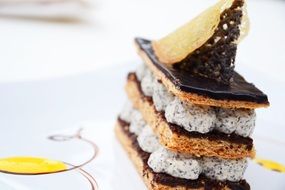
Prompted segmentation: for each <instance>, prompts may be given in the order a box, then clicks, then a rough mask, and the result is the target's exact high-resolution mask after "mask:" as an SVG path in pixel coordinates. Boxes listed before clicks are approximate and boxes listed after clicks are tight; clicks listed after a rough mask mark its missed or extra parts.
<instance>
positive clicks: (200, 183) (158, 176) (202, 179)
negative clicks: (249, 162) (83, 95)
mask: <svg viewBox="0 0 285 190" xmlns="http://www.w3.org/2000/svg"><path fill="white" fill-rule="evenodd" d="M118 123H119V124H120V126H121V128H122V129H123V132H124V133H125V134H126V135H127V136H128V137H129V138H130V139H131V140H132V147H133V148H134V149H135V150H136V151H137V153H138V154H139V156H140V158H141V159H142V161H143V164H144V165H143V168H144V169H143V170H144V171H143V173H144V174H145V173H146V172H148V171H150V172H151V173H152V174H153V181H154V182H156V183H159V184H162V185H167V186H170V187H177V186H183V187H186V188H191V189H193V188H200V187H204V189H205V190H213V189H215V190H221V189H224V187H225V186H227V187H229V189H230V190H249V189H250V186H249V185H248V183H247V182H246V181H245V180H240V181H239V182H231V181H217V180H213V179H210V178H207V177H206V176H205V175H203V174H201V175H200V176H199V178H198V179H196V180H188V179H183V178H177V177H173V176H171V175H168V174H165V173H155V172H153V170H152V169H151V168H150V167H149V166H148V164H147V161H148V158H149V156H150V154H149V153H147V152H144V151H143V150H142V149H141V148H140V146H139V144H138V142H137V136H136V135H135V134H133V133H130V131H129V123H127V122H126V121H124V120H122V119H120V118H118Z"/></svg>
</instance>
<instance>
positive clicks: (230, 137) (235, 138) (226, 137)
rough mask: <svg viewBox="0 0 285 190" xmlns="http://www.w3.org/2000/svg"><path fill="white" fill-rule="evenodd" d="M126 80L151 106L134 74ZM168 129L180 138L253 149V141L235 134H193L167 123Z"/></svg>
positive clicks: (151, 101)
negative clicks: (204, 140) (217, 142)
mask: <svg viewBox="0 0 285 190" xmlns="http://www.w3.org/2000/svg"><path fill="white" fill-rule="evenodd" d="M128 79H130V80H132V81H134V82H135V83H136V84H137V88H138V89H139V91H140V96H141V98H143V99H144V100H145V101H148V102H150V103H151V104H153V100H152V97H149V96H145V95H144V94H143V92H142V89H141V85H140V82H139V80H138V79H137V77H136V74H135V73H129V74H128ZM156 112H157V114H159V115H160V116H161V118H162V119H163V120H164V121H165V122H167V121H166V118H165V116H164V112H161V111H160V112H159V111H156ZM168 123H169V122H168ZM169 127H170V129H171V130H172V132H174V133H177V134H179V135H181V136H186V137H189V138H199V139H208V140H213V141H214V140H223V141H227V142H230V143H235V144H241V145H246V148H247V150H252V148H253V140H252V139H251V138H250V137H242V136H239V135H237V134H235V133H232V134H225V133H222V132H220V131H216V130H214V131H211V132H208V133H199V132H195V131H192V132H190V131H187V130H185V129H184V128H182V127H181V126H178V125H176V124H172V123H169Z"/></svg>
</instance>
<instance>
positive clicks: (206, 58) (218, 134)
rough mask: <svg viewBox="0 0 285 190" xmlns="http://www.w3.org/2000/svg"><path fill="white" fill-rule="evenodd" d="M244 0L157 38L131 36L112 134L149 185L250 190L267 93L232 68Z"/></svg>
mask: <svg viewBox="0 0 285 190" xmlns="http://www.w3.org/2000/svg"><path fill="white" fill-rule="evenodd" d="M248 27H249V24H248V18H247V12H246V6H245V1H244V0H220V1H219V2H218V3H217V4H215V5H213V6H212V7H210V8H208V9H207V10H205V11H204V12H202V13H201V14H200V15H198V16H197V17H195V18H194V19H193V20H192V21H190V22H189V23H187V24H185V25H184V26H182V27H180V28H179V29H177V30H176V31H174V32H173V33H170V34H169V35H167V36H166V37H164V38H162V39H160V40H154V41H151V40H147V39H143V38H136V39H135V47H136V49H137V51H138V54H139V55H140V56H141V58H142V60H143V64H141V65H139V66H138V68H137V69H136V71H134V72H130V73H129V74H128V77H127V84H126V92H127V95H128V102H127V103H126V104H125V106H124V108H123V110H122V112H121V113H120V114H119V117H118V119H117V123H116V127H115V131H116V135H117V137H118V139H119V141H120V142H121V144H122V145H123V147H124V149H125V150H126V151H127V153H128V155H129V157H130V159H131V160H132V162H133V163H134V165H135V166H136V168H137V170H138V172H139V174H140V175H141V176H142V178H143V179H144V182H145V184H146V185H147V187H148V189H155V190H156V189H176V190H180V189H181V190H183V189H239V190H243V189H250V186H249V184H248V183H247V182H246V180H245V179H243V175H244V172H245V170H246V168H247V162H248V159H250V158H253V157H254V156H255V149H254V145H253V140H252V138H251V134H252V132H253V130H254V127H255V120H256V114H255V109H256V108H261V107H267V106H269V102H268V99H267V96H266V95H265V94H264V93H263V92H262V91H260V90H259V89H258V88H257V87H255V86H254V85H253V84H252V83H249V82H247V81H246V80H245V79H244V78H243V77H242V76H241V75H240V74H239V73H237V72H236V71H235V70H234V67H235V57H236V51H237V45H238V43H239V42H240V41H241V40H242V38H243V37H245V36H246V34H247V31H248Z"/></svg>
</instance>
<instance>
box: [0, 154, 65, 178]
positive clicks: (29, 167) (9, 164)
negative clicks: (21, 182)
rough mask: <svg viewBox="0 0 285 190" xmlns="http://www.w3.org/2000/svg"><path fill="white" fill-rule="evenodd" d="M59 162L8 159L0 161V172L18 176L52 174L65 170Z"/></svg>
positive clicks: (25, 158) (41, 159)
mask: <svg viewBox="0 0 285 190" xmlns="http://www.w3.org/2000/svg"><path fill="white" fill-rule="evenodd" d="M66 169H67V166H66V165H65V164H64V163H63V162H60V161H55V160H49V159H45V158H37V157H10V158H2V159H0V171H4V172H10V173H18V174H41V173H54V172H58V171H63V170H66Z"/></svg>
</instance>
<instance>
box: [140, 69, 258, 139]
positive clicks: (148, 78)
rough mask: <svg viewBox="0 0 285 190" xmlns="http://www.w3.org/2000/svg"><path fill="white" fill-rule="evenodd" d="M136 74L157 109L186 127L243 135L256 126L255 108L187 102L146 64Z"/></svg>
mask: <svg viewBox="0 0 285 190" xmlns="http://www.w3.org/2000/svg"><path fill="white" fill-rule="evenodd" d="M136 76H137V78H138V80H139V81H140V82H141V89H142V91H143V93H144V95H146V96H150V97H152V99H153V103H154V106H155V108H156V110H157V111H162V112H164V113H165V118H166V120H167V122H169V123H172V124H176V125H178V126H180V127H183V128H184V129H185V130H187V131H189V132H193V131H195V132H199V133H208V132H211V131H213V130H217V131H220V132H223V133H226V134H231V133H235V134H237V135H240V136H242V137H249V136H250V135H251V134H252V132H253V130H254V126H255V119H256V114H255V111H254V110H250V109H226V108H218V107H211V106H200V105H194V104H192V105H189V103H188V104H186V103H184V102H183V101H181V100H180V99H179V98H177V97H175V96H173V94H171V93H170V92H169V91H168V90H167V89H166V88H165V86H164V85H163V84H162V83H160V82H159V81H158V80H157V79H156V78H155V77H154V75H153V74H152V72H151V71H150V70H149V69H148V68H147V67H146V66H145V64H142V65H140V66H139V67H138V69H137V70H136Z"/></svg>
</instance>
